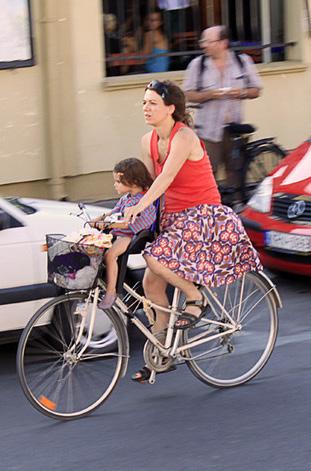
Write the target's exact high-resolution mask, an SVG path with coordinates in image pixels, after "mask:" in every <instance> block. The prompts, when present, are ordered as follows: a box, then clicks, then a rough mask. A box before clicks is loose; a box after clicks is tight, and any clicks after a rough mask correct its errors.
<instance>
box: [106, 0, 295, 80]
mask: <svg viewBox="0 0 311 471" xmlns="http://www.w3.org/2000/svg"><path fill="white" fill-rule="evenodd" d="M284 2H285V0H103V22H104V26H103V29H104V44H105V64H106V75H107V76H120V75H129V74H141V73H154V72H166V71H172V70H184V69H185V68H186V67H187V65H188V63H189V62H190V61H191V60H192V59H193V58H194V57H195V56H197V55H199V54H200V53H201V51H200V49H199V46H198V44H199V42H198V41H199V38H200V35H201V31H202V30H203V29H204V28H207V27H209V26H212V25H213V24H225V25H227V26H228V28H229V30H230V33H231V39H232V47H233V48H234V49H237V50H241V51H243V52H246V53H248V54H250V55H251V56H252V57H253V59H254V61H255V62H271V61H280V60H284V58H285V47H286V46H287V45H286V44H284Z"/></svg>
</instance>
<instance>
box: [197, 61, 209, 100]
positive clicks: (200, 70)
mask: <svg viewBox="0 0 311 471" xmlns="http://www.w3.org/2000/svg"><path fill="white" fill-rule="evenodd" d="M206 59H207V57H206V55H205V54H202V55H201V56H200V57H199V68H198V80H197V91H198V92H199V91H200V90H202V88H203V84H202V76H203V72H204V69H205V67H206V64H205V61H206Z"/></svg>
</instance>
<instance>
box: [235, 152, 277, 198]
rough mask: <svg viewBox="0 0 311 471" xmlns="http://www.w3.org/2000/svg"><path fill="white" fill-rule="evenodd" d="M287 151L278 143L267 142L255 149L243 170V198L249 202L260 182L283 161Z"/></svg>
mask: <svg viewBox="0 0 311 471" xmlns="http://www.w3.org/2000/svg"><path fill="white" fill-rule="evenodd" d="M284 156H285V153H284V151H283V150H282V149H280V148H279V147H278V146H277V145H276V144H273V143H270V144H265V145H262V146H260V147H258V148H257V149H254V150H253V154H252V155H251V157H250V159H248V160H246V162H245V165H244V168H243V170H242V198H243V201H244V202H247V201H248V200H249V199H250V198H251V197H252V196H253V194H254V192H255V190H256V188H257V186H258V185H259V183H260V182H262V181H263V179H264V178H266V176H267V175H269V173H270V172H271V171H272V170H273V169H274V168H275V167H276V166H277V165H278V164H279V163H280V162H281V160H282V159H283V158H284Z"/></svg>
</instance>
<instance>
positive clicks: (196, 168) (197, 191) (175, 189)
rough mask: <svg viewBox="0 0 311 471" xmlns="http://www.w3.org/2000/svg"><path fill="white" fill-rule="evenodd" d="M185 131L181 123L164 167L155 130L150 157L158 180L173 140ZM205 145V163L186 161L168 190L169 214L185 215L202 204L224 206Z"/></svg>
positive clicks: (175, 130)
mask: <svg viewBox="0 0 311 471" xmlns="http://www.w3.org/2000/svg"><path fill="white" fill-rule="evenodd" d="M182 127H186V125H185V124H183V123H181V122H177V123H176V124H175V126H174V127H173V129H172V132H171V135H170V138H169V143H168V149H167V154H166V157H165V159H164V161H163V162H161V163H160V162H159V150H158V135H157V132H156V130H155V129H154V130H153V132H152V135H151V140H150V155H151V159H152V161H153V165H154V169H155V174H156V176H158V175H159V174H160V173H161V172H162V170H163V167H164V165H165V162H166V159H167V156H168V154H169V152H170V148H171V142H172V139H173V138H174V136H175V134H176V133H177V131H179V129H180V128H182ZM201 145H202V148H203V150H204V155H203V157H202V159H200V160H197V161H192V160H186V162H185V163H184V164H183V166H182V167H181V169H180V170H179V172H178V173H177V175H176V177H175V178H174V180H173V182H172V183H171V184H170V186H169V187H168V188H167V190H166V192H165V201H164V206H165V211H166V212H167V213H174V212H178V211H182V210H184V209H186V208H193V207H194V206H198V205H200V204H220V202H221V199H220V194H219V191H218V188H217V184H216V181H215V178H214V175H213V171H212V166H211V164H210V161H209V158H208V155H207V153H206V150H205V146H204V144H203V143H202V141H201Z"/></svg>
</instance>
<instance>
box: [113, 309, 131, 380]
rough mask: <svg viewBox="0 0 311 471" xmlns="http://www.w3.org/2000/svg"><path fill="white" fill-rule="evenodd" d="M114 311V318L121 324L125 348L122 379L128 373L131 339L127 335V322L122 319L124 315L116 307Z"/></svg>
mask: <svg viewBox="0 0 311 471" xmlns="http://www.w3.org/2000/svg"><path fill="white" fill-rule="evenodd" d="M112 310H113V316H114V318H115V320H117V322H118V324H119V327H120V331H121V336H122V342H123V344H124V346H125V348H124V351H122V356H123V357H124V364H123V367H122V372H121V378H124V376H125V374H126V372H127V367H128V361H129V357H130V343H129V337H128V333H127V330H126V325H125V322H124V320H123V318H122V315H121V314H120V311H119V309H117V308H116V306H113V307H112Z"/></svg>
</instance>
